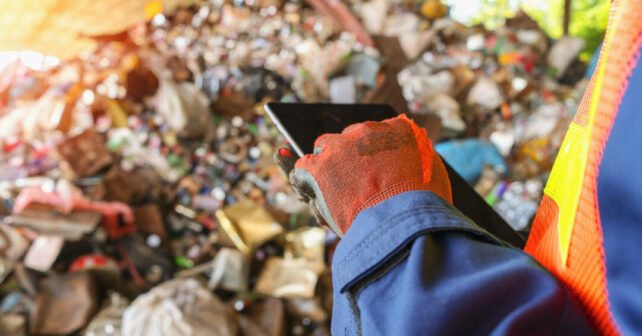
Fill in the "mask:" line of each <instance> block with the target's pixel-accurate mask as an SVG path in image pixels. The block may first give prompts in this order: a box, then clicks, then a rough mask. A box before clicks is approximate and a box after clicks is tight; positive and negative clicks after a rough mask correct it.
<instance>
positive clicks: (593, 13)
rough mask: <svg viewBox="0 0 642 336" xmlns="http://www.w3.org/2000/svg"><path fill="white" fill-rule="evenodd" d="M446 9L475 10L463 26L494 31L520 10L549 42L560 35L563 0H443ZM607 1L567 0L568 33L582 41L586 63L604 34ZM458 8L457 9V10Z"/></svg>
mask: <svg viewBox="0 0 642 336" xmlns="http://www.w3.org/2000/svg"><path fill="white" fill-rule="evenodd" d="M444 1H445V2H446V3H447V4H448V5H450V6H455V7H457V6H459V7H468V8H475V9H476V12H475V13H476V14H475V15H474V16H469V17H466V18H465V19H464V20H465V21H467V22H465V23H467V24H479V23H481V24H483V25H484V26H485V27H486V28H487V29H495V28H497V27H498V26H500V25H502V24H503V23H504V20H505V18H506V17H511V16H513V15H514V14H515V12H516V11H517V10H518V9H519V8H521V9H523V10H524V11H525V12H526V13H528V15H529V16H530V17H531V18H533V19H534V20H535V21H537V22H538V23H539V25H540V27H541V28H542V29H543V30H544V31H545V32H546V34H548V36H550V37H551V38H553V39H557V38H560V37H561V36H562V35H563V33H564V27H563V17H564V0H444ZM609 5H610V0H571V24H570V26H569V34H570V35H571V36H579V37H582V38H584V40H585V41H586V48H585V50H584V53H583V54H582V59H584V60H587V59H588V58H590V56H591V54H592V53H593V52H594V51H595V49H596V48H597V47H598V46H599V44H600V42H602V39H603V38H604V33H605V32H606V25H607V23H608V17H609ZM457 9H459V8H457Z"/></svg>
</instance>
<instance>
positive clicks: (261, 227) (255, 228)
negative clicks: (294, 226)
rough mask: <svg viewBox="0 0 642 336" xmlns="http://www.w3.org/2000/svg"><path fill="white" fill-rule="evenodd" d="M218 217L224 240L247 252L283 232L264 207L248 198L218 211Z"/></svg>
mask: <svg viewBox="0 0 642 336" xmlns="http://www.w3.org/2000/svg"><path fill="white" fill-rule="evenodd" d="M216 218H218V221H219V225H220V227H221V229H222V230H223V232H222V233H223V234H222V239H223V242H224V243H228V244H231V245H232V246H234V247H236V248H237V249H239V250H240V251H241V252H243V253H247V254H249V253H251V252H252V251H254V250H255V249H256V248H257V247H259V246H261V245H262V244H263V243H265V242H266V241H268V240H270V239H272V238H274V237H275V236H276V235H278V234H280V233H281V232H283V227H282V226H281V225H279V223H277V222H276V221H275V220H274V218H273V217H272V216H271V215H270V214H269V213H268V212H267V211H266V210H265V209H264V208H263V207H261V206H260V205H258V204H256V203H254V202H252V201H250V200H247V199H245V200H241V201H239V202H237V203H235V204H232V205H230V206H228V207H226V208H224V209H222V210H218V211H216Z"/></svg>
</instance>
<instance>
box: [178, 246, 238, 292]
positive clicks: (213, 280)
mask: <svg viewBox="0 0 642 336" xmlns="http://www.w3.org/2000/svg"><path fill="white" fill-rule="evenodd" d="M199 273H206V274H207V275H208V276H209V281H208V283H207V287H208V288H210V289H217V288H221V289H224V290H228V291H246V290H247V289H248V279H249V275H250V260H249V258H248V257H247V256H246V255H245V254H243V253H242V252H240V251H238V250H235V249H231V248H226V247H224V248H222V249H220V250H219V251H218V253H216V257H214V259H213V260H212V261H210V262H205V263H202V264H200V265H198V266H195V267H193V268H190V269H187V270H183V271H180V272H178V273H177V274H176V276H177V277H192V276H195V275H197V274H199Z"/></svg>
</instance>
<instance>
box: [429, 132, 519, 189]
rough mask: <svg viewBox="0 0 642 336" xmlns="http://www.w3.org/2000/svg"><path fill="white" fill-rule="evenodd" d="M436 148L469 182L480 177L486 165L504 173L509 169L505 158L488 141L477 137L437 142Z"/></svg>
mask: <svg viewBox="0 0 642 336" xmlns="http://www.w3.org/2000/svg"><path fill="white" fill-rule="evenodd" d="M435 150H436V151H437V153H439V155H441V157H442V158H444V160H446V162H448V164H450V165H451V166H452V167H453V169H454V170H455V171H456V172H457V173H459V175H461V177H463V178H464V179H465V180H466V181H468V182H472V181H475V180H476V179H477V178H479V176H480V175H481V173H482V170H483V168H484V166H486V165H488V166H491V167H493V168H494V169H495V170H497V171H500V172H502V173H505V172H506V171H507V166H506V162H505V161H504V158H503V157H502V155H501V154H500V153H499V152H498V151H497V149H496V148H495V147H494V146H493V145H492V144H490V143H488V142H483V141H480V140H477V139H467V140H456V141H455V140H454V141H448V142H442V143H439V144H437V145H436V146H435Z"/></svg>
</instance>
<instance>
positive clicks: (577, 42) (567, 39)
mask: <svg viewBox="0 0 642 336" xmlns="http://www.w3.org/2000/svg"><path fill="white" fill-rule="evenodd" d="M584 45H585V42H584V40H583V39H581V38H579V37H571V36H564V37H562V38H560V39H559V40H557V42H555V44H554V45H553V47H552V48H551V50H550V51H549V52H548V55H547V56H546V61H547V62H548V65H549V66H551V67H553V68H554V69H555V74H556V76H557V77H558V78H560V77H562V76H563V75H564V74H565V73H566V71H567V69H568V67H569V66H570V65H571V63H572V62H573V60H574V59H575V58H576V57H578V55H579V54H580V52H581V51H582V49H584Z"/></svg>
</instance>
